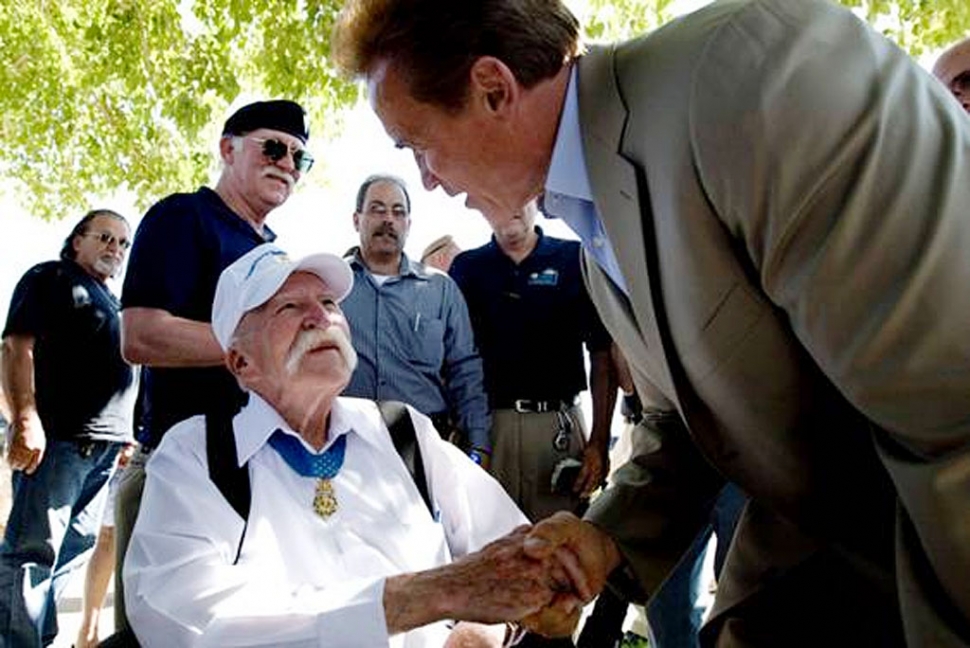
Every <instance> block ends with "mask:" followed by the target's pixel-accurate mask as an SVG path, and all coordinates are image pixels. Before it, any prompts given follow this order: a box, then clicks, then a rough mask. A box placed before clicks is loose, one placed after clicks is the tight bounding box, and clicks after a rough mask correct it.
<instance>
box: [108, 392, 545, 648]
mask: <svg viewBox="0 0 970 648" xmlns="http://www.w3.org/2000/svg"><path fill="white" fill-rule="evenodd" d="M411 416H412V419H413V420H414V424H415V429H416V432H417V436H418V440H419V443H420V448H421V452H422V455H423V459H424V466H425V470H426V472H427V474H428V482H429V487H430V491H431V493H432V499H433V501H434V508H435V511H436V517H437V518H438V519H437V520H434V519H432V517H431V515H429V512H428V508H427V506H426V505H425V503H424V501H423V500H422V499H421V496H420V494H419V492H418V490H417V487H416V486H415V484H414V481H413V480H412V478H411V475H410V474H409V473H408V472H407V469H406V468H405V466H404V463H403V462H402V461H401V460H400V457H399V455H398V454H397V452H396V450H395V449H394V446H393V443H392V442H391V439H390V436H389V434H388V432H387V428H386V426H385V425H384V423H383V421H382V419H381V416H380V413H379V411H378V409H377V407H376V406H375V405H374V404H373V403H371V402H370V401H364V400H358V399H351V398H338V399H337V400H336V401H335V403H334V406H333V409H332V411H331V417H330V434H329V439H328V446H327V447H329V446H330V445H331V444H332V443H333V442H334V441H335V440H336V439H337V438H338V437H340V436H346V437H347V448H346V456H345V460H344V464H343V468H342V469H341V470H340V472H339V473H338V474H337V476H336V477H334V478H333V480H332V481H333V487H334V490H335V493H336V497H337V500H338V502H339V508H338V510H337V512H336V513H334V514H333V515H332V516H331V517H330V518H328V519H326V520H323V519H321V518H320V517H318V516H317V515H316V514H315V513H314V511H313V504H312V503H313V498H314V493H315V486H316V483H317V480H316V479H315V478H309V477H301V476H299V475H297V474H296V473H295V472H294V471H293V470H292V469H291V468H290V467H289V466H288V465H287V464H286V463H285V462H284V461H283V459H282V457H280V455H279V454H278V453H277V452H276V451H275V450H273V448H272V447H270V446H269V445H268V444H267V440H268V439H269V437H270V435H271V434H272V433H273V432H274V431H275V430H276V429H277V428H278V429H281V430H283V431H284V432H287V433H290V434H295V432H293V431H292V429H291V428H290V427H289V426H288V425H287V424H286V422H285V421H284V420H283V419H282V418H281V417H280V416H279V414H278V413H277V412H276V411H275V410H274V409H273V408H272V407H270V406H269V405H268V404H267V403H266V402H265V401H263V400H262V399H261V398H260V397H258V396H257V395H255V394H252V395H251V396H250V402H249V404H248V405H247V406H246V407H245V408H244V409H243V410H242V411H241V412H240V413H239V414H238V415H237V416H236V418H235V419H234V421H233V427H234V430H235V436H236V443H237V448H238V449H239V461H240V464H242V463H244V462H246V461H248V462H249V472H250V478H251V484H252V506H251V509H250V515H249V522H248V527H247V528H246V529H245V540H244V542H243V545H242V552H241V554H240V558H239V561H238V563H237V564H235V565H233V564H232V562H233V559H234V558H235V556H236V551H237V549H238V546H239V539H240V538H241V537H242V534H243V521H242V520H241V519H240V517H239V516H238V515H237V514H236V513H235V512H234V511H233V509H232V508H231V507H230V505H229V503H228V502H227V501H226V500H225V498H224V497H223V496H222V494H221V493H220V492H219V491H218V489H217V488H216V486H215V484H214V483H213V482H212V481H211V480H210V479H209V474H208V465H207V461H206V443H205V419H204V418H203V417H194V418H192V419H189V420H187V421H183V422H182V423H180V424H178V425H177V426H175V427H174V428H172V429H171V430H170V431H169V432H168V433H167V434H166V435H165V437H164V440H163V442H162V443H161V445H160V446H159V447H158V449H157V450H156V451H155V452H154V453H153V455H152V458H151V460H150V461H149V463H148V466H147V475H148V477H147V482H146V487H145V493H144V498H143V501H142V506H141V511H140V513H139V516H138V522H137V524H136V525H135V529H134V532H133V537H132V541H131V545H130V548H129V550H128V555H127V559H126V562H125V571H124V575H125V583H126V588H125V594H126V596H125V602H126V604H127V611H128V616H129V618H130V620H131V622H132V626H133V627H134V629H135V631H136V634H137V635H138V638H139V640H140V641H141V643H142V645H145V646H241V645H245V646H255V645H271V646H328V647H343V646H357V647H366V648H371V647H377V646H394V647H401V648H404V647H406V648H418V647H422V648H423V647H431V646H435V647H440V646H441V645H442V644H443V643H444V641H445V639H446V637H447V634H448V629H447V628H446V627H445V625H444V624H443V623H437V624H433V625H430V626H426V627H424V628H419V629H416V630H413V631H411V632H408V633H406V634H403V635H397V636H395V637H390V638H389V637H388V636H387V628H386V624H385V620H384V609H383V603H382V598H383V588H384V580H385V578H386V577H387V576H391V575H394V574H399V573H402V572H413V571H419V570H424V569H429V568H432V567H436V566H440V565H444V564H446V563H448V562H450V561H451V559H452V557H459V556H461V555H464V554H466V553H469V552H472V551H475V550H477V549H479V548H481V547H482V546H483V545H485V544H487V543H488V542H490V541H491V540H494V539H496V538H498V537H500V536H502V535H505V534H506V533H508V532H509V531H511V530H512V529H514V528H515V527H516V526H518V525H520V524H523V523H525V522H526V521H527V520H526V518H525V517H524V516H523V515H522V513H521V512H520V511H519V510H518V508H516V506H515V504H514V503H513V502H512V501H511V500H510V499H509V497H508V496H507V495H506V494H505V492H504V491H503V490H502V488H501V486H500V485H499V484H498V483H497V482H496V481H494V480H493V479H492V478H491V477H490V476H488V475H487V473H486V472H485V471H483V470H481V468H479V467H478V466H476V465H475V464H473V463H472V462H471V461H470V460H469V459H468V458H467V457H465V456H464V455H463V454H462V453H461V452H460V451H459V450H458V449H457V448H455V447H454V446H452V445H450V444H448V443H445V442H443V441H441V440H440V438H439V437H438V434H437V433H436V432H435V430H434V428H433V427H432V426H431V423H430V421H428V420H427V419H426V418H425V417H423V416H421V415H420V414H417V413H416V412H415V411H414V410H411ZM308 449H309V447H308Z"/></svg>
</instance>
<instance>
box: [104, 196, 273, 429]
mask: <svg viewBox="0 0 970 648" xmlns="http://www.w3.org/2000/svg"><path fill="white" fill-rule="evenodd" d="M263 231H264V236H260V235H259V234H258V233H257V232H256V230H254V229H253V227H252V226H251V225H250V224H249V223H248V222H246V221H245V220H243V219H242V218H241V217H239V216H238V215H237V214H236V213H235V212H234V211H232V210H231V209H230V208H229V207H228V206H227V205H226V203H224V202H223V201H222V198H220V197H219V195H218V194H216V193H215V192H214V191H212V190H211V189H208V188H206V187H203V188H201V189H199V190H198V191H197V192H195V193H193V194H173V195H171V196H168V197H167V198H164V199H162V200H160V201H159V202H158V203H156V204H155V205H154V206H153V207H152V208H151V209H149V210H148V213H147V214H145V217H144V218H143V219H142V221H141V224H140V225H139V226H138V231H137V232H136V233H135V241H134V245H132V248H131V258H130V260H129V261H128V271H127V273H126V274H125V284H124V288H123V289H122V293H121V303H122V308H132V307H144V308H158V309H161V310H164V311H168V312H169V313H171V314H172V315H175V316H176V317H183V318H186V319H190V320H195V321H198V322H207V323H208V322H211V321H212V298H213V297H214V296H215V292H216V283H217V282H218V281H219V275H220V274H221V273H222V271H223V270H224V269H225V268H226V266H228V265H230V264H231V263H232V262H233V261H235V260H236V259H238V258H239V257H241V256H242V255H243V254H245V253H246V252H248V251H249V250H251V249H253V248H254V247H256V246H257V245H260V244H262V243H265V242H267V241H272V240H274V239H275V238H276V235H275V234H273V232H272V231H271V230H270V229H269V228H264V230H263ZM142 380H144V381H145V385H144V396H143V400H142V403H141V405H142V408H143V411H142V420H141V427H142V431H141V433H140V434H141V438H139V441H141V442H142V443H144V444H146V445H147V446H149V447H153V446H156V445H158V442H159V441H160V440H161V437H162V435H163V434H164V433H165V431H166V430H168V429H169V428H170V427H172V425H174V424H175V423H178V422H179V421H181V420H183V419H186V418H189V417H190V416H195V415H197V414H204V413H206V412H209V411H215V410H225V411H234V410H235V408H237V407H238V406H239V404H240V403H241V402H242V401H243V400H244V395H243V392H242V391H241V390H240V389H239V385H238V384H237V382H236V379H235V378H234V377H233V376H232V374H230V373H229V371H228V370H227V369H226V368H225V367H222V366H218V367H199V368H196V367H180V368H170V367H146V368H145V370H144V371H143V376H142Z"/></svg>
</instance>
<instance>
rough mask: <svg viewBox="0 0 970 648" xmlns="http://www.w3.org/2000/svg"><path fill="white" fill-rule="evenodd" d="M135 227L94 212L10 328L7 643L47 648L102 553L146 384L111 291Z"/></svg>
mask: <svg viewBox="0 0 970 648" xmlns="http://www.w3.org/2000/svg"><path fill="white" fill-rule="evenodd" d="M130 238H131V231H130V229H129V228H128V222H127V221H126V220H125V219H124V218H122V217H121V216H120V215H119V214H117V213H115V212H113V211H110V210H106V209H97V210H94V211H91V212H88V214H87V215H85V216H84V218H82V219H81V220H80V221H79V222H78V223H77V224H76V225H75V226H74V228H73V230H72V231H71V233H70V234H69V235H68V237H67V239H65V241H64V247H63V249H62V250H61V258H60V259H59V260H56V261H48V262H46V263H41V264H39V265H36V266H34V267H33V268H31V269H30V270H28V271H27V273H26V274H24V276H23V278H21V280H20V282H19V283H18V284H17V287H16V289H15V290H14V293H13V297H12V299H11V300H10V312H9V314H8V315H7V323H6V326H5V327H4V330H3V371H2V377H3V381H2V382H3V388H4V391H5V392H6V394H7V398H8V399H9V401H10V430H9V434H10V438H9V440H8V444H9V445H8V448H7V461H8V462H9V463H10V468H11V470H13V476H12V485H13V501H12V506H11V510H10V517H9V518H8V520H7V526H6V532H5V534H4V538H3V544H2V545H0V646H17V647H18V648H33V647H36V646H40V645H45V646H46V645H49V644H50V643H52V642H53V641H54V638H55V636H56V635H57V611H56V602H57V600H58V599H59V598H60V595H61V594H62V593H63V591H64V589H65V587H66V586H67V583H68V581H69V580H70V576H71V574H72V573H74V572H75V571H76V570H78V569H81V568H83V567H84V564H85V562H87V559H88V557H89V556H90V550H91V547H93V546H94V541H95V537H96V535H97V532H98V526H99V525H98V523H99V521H100V519H101V515H100V511H101V508H102V506H103V505H104V498H105V496H106V494H107V490H108V489H107V484H108V480H109V479H110V477H111V473H112V472H113V470H114V464H115V458H116V457H117V456H118V452H119V451H120V450H121V448H122V446H124V444H125V443H127V442H129V441H130V438H131V418H132V410H133V408H134V403H135V393H136V391H137V388H136V383H137V379H136V376H135V373H134V371H133V370H132V368H131V366H129V365H128V364H127V363H126V362H125V361H124V359H123V358H122V357H121V353H120V349H119V338H120V331H119V328H120V327H119V322H118V310H119V304H118V299H117V298H116V297H115V296H114V295H113V294H112V293H111V291H110V290H109V289H108V286H107V285H106V283H105V282H106V281H107V280H108V278H109V277H112V276H114V275H115V274H116V273H117V272H118V271H119V270H120V269H121V265H122V263H124V259H125V254H126V252H127V250H128V244H129V243H128V242H129V239H130Z"/></svg>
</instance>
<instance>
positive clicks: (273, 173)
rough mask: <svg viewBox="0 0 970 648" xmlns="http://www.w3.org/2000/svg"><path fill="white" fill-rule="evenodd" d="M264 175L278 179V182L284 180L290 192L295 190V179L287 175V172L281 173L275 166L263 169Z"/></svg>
mask: <svg viewBox="0 0 970 648" xmlns="http://www.w3.org/2000/svg"><path fill="white" fill-rule="evenodd" d="M263 175H264V176H270V177H271V178H276V179H277V180H282V181H283V182H285V183H286V186H287V187H288V188H289V189H290V190H292V189H293V185H294V184H295V183H296V181H295V180H294V179H293V176H291V175H290V174H289V173H286V172H285V171H280V170H279V169H277V168H276V167H275V166H268V167H263Z"/></svg>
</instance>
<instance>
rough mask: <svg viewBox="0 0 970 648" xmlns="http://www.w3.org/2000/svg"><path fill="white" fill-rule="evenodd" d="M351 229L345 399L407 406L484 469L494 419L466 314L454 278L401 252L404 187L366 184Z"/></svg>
mask: <svg viewBox="0 0 970 648" xmlns="http://www.w3.org/2000/svg"><path fill="white" fill-rule="evenodd" d="M354 228H355V229H356V230H357V231H358V232H359V233H360V247H359V248H357V249H356V250H354V251H353V254H351V255H349V258H348V261H349V262H350V266H351V268H353V271H354V288H353V290H352V291H351V293H350V295H349V296H348V297H347V299H346V301H345V302H344V304H343V309H344V312H345V313H346V314H347V320H348V321H349V322H350V329H351V331H352V332H353V339H354V346H355V348H356V349H357V354H358V356H359V357H360V362H359V363H358V365H357V368H356V369H355V370H354V373H353V376H352V377H351V379H350V384H349V385H348V386H347V389H346V390H345V391H344V395H345V396H357V397H359V398H369V399H372V400H400V401H404V402H405V403H408V404H409V405H412V406H413V407H415V408H416V409H417V410H419V411H420V412H422V413H423V414H426V415H427V416H428V417H429V418H430V419H431V420H432V422H433V423H434V424H435V428H436V429H437V430H438V432H439V433H440V434H441V435H442V436H443V437H446V438H450V439H451V440H452V441H454V442H456V443H457V444H458V445H461V446H463V447H464V448H465V449H466V450H467V451H468V455H469V456H470V457H471V458H472V459H473V460H474V461H475V462H476V463H478V464H479V465H483V466H486V467H487V466H488V463H489V457H490V456H491V446H490V445H489V439H488V433H489V427H490V425H491V419H490V417H489V414H488V402H487V400H486V397H485V392H484V378H483V376H482V360H481V358H480V357H479V355H478V351H477V350H476V349H475V340H474V334H473V333H472V327H471V322H470V321H469V319H468V307H467V306H466V305H465V299H464V298H463V297H462V295H461V291H460V290H459V289H458V286H457V285H456V284H455V282H454V281H453V280H452V279H451V277H449V276H448V275H446V274H444V273H443V272H440V271H438V270H435V269H433V268H428V267H426V266H425V265H424V264H422V263H419V262H417V261H412V260H411V259H409V258H408V256H407V255H406V254H405V253H404V243H405V242H406V241H407V237H408V232H409V231H410V229H411V199H410V196H408V193H407V188H406V187H405V185H404V181H403V180H401V179H400V178H396V177H394V176H390V175H372V176H370V177H369V178H367V179H366V180H364V182H363V183H362V184H361V185H360V189H359V190H358V191H357V207H356V211H355V212H354Z"/></svg>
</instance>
